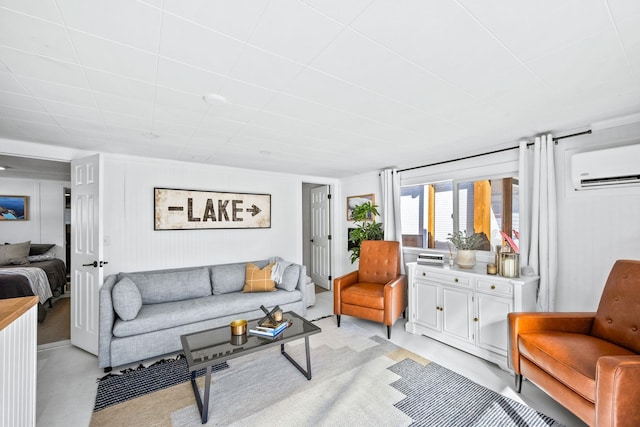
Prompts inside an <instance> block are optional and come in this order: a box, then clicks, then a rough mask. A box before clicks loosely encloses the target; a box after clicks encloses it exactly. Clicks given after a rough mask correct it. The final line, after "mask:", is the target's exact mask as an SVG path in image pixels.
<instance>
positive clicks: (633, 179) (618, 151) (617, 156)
mask: <svg viewBox="0 0 640 427" xmlns="http://www.w3.org/2000/svg"><path fill="white" fill-rule="evenodd" d="M571 181H572V182H573V186H574V188H575V189H576V190H588V189H595V188H612V187H626V186H633V185H640V144H635V145H626V146H623V147H616V148H607V149H604V150H596V151H588V152H585V153H578V154H575V155H574V156H573V157H572V158H571Z"/></svg>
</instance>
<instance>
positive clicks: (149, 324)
mask: <svg viewBox="0 0 640 427" xmlns="http://www.w3.org/2000/svg"><path fill="white" fill-rule="evenodd" d="M274 260H279V261H282V260H281V259H277V258H275V259H274V258H272V259H270V260H262V261H252V263H253V264H255V265H257V266H258V267H259V268H264V266H266V265H267V264H269V262H272V261H274ZM246 264H247V263H245V262H242V263H233V264H219V265H210V266H202V267H189V268H179V269H170V270H156V271H143V272H135V273H119V274H115V275H110V276H108V277H106V278H105V280H104V283H103V285H102V288H100V324H99V334H100V338H99V354H98V359H99V366H100V367H101V368H105V370H109V369H110V368H111V367H114V366H120V365H125V364H128V363H132V362H137V361H140V360H144V359H147V358H151V357H156V356H160V355H163V354H167V353H174V352H177V351H179V350H181V349H182V345H181V342H180V336H181V335H184V334H188V333H191V332H196V331H201V330H204V329H209V328H216V327H219V326H225V325H228V324H229V323H230V322H231V321H232V320H235V319H247V320H248V319H255V318H258V317H262V316H263V315H264V313H263V312H262V310H260V305H264V306H265V307H267V308H272V307H274V306H276V305H279V306H280V308H282V309H283V310H284V311H295V312H296V313H298V314H300V315H301V316H304V315H306V311H307V297H306V290H307V283H306V282H307V280H306V278H307V276H306V267H305V266H303V265H299V264H290V265H289V266H288V267H287V268H286V270H284V273H283V274H282V278H281V280H280V283H278V282H277V281H276V290H275V291H274V292H256V293H244V292H242V289H243V287H244V284H245V271H246Z"/></svg>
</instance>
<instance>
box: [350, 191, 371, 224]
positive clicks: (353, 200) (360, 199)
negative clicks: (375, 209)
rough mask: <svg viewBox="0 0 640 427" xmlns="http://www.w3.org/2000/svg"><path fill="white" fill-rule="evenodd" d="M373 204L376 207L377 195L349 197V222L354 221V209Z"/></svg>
mask: <svg viewBox="0 0 640 427" xmlns="http://www.w3.org/2000/svg"><path fill="white" fill-rule="evenodd" d="M367 202H371V204H372V205H375V204H376V202H375V195H374V194H362V195H360V196H349V197H347V220H348V221H353V208H355V207H356V206H358V205H361V204H363V203H367ZM367 219H371V218H367Z"/></svg>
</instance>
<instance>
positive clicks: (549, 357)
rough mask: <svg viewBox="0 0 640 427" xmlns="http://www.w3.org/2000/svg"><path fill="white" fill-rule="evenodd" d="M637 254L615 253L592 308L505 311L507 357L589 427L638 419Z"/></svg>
mask: <svg viewBox="0 0 640 427" xmlns="http://www.w3.org/2000/svg"><path fill="white" fill-rule="evenodd" d="M639 328H640V261H625V260H618V261H616V263H615V264H614V266H613V268H612V269H611V273H610V274H609V278H608V280H607V283H606V285H605V287H604V291H603V293H602V297H601V299H600V305H599V306H598V311H597V312H596V313H509V345H510V363H511V364H512V366H511V367H512V369H513V370H514V372H515V374H516V389H517V391H518V392H520V388H521V386H522V378H523V376H524V377H526V378H527V379H529V380H530V381H531V382H532V383H534V384H535V385H537V386H538V387H539V388H541V389H542V390H544V391H545V392H546V393H547V394H548V395H550V396H551V397H553V398H554V399H555V400H556V401H558V402H559V403H560V404H561V405H563V406H564V407H566V408H567V409H568V410H570V411H571V412H573V413H574V414H575V415H576V416H577V417H578V418H580V419H581V420H583V421H584V422H585V423H587V424H588V425H590V426H599V427H613V426H615V427H626V426H640V331H639V330H638V329H639Z"/></svg>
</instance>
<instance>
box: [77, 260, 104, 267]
mask: <svg viewBox="0 0 640 427" xmlns="http://www.w3.org/2000/svg"><path fill="white" fill-rule="evenodd" d="M82 266H83V267H97V266H98V261H93V262H92V263H90V264H82ZM100 267H102V266H100Z"/></svg>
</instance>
